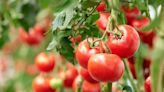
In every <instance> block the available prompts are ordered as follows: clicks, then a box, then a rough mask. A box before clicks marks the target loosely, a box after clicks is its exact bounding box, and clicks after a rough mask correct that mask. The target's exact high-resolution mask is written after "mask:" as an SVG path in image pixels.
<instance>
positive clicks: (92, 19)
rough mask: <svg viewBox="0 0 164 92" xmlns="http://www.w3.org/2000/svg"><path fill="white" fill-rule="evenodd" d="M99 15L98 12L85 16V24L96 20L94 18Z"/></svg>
mask: <svg viewBox="0 0 164 92" xmlns="http://www.w3.org/2000/svg"><path fill="white" fill-rule="evenodd" d="M99 17H100V15H99V13H97V12H96V13H94V14H92V15H91V16H90V17H89V18H87V20H86V23H87V25H91V24H93V23H95V22H96V20H97V19H98V18H99Z"/></svg>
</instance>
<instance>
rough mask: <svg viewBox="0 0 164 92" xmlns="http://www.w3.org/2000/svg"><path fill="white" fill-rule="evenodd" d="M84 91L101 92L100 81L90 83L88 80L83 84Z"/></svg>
mask: <svg viewBox="0 0 164 92" xmlns="http://www.w3.org/2000/svg"><path fill="white" fill-rule="evenodd" d="M82 92H101V87H100V84H99V83H94V84H93V83H90V82H88V81H86V80H84V81H83V84H82Z"/></svg>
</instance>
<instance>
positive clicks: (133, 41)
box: [108, 25, 140, 58]
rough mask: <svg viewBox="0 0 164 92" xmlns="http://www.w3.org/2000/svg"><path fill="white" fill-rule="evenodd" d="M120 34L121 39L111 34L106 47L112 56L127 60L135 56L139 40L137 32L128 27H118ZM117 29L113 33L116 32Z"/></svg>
mask: <svg viewBox="0 0 164 92" xmlns="http://www.w3.org/2000/svg"><path fill="white" fill-rule="evenodd" d="M118 29H119V31H121V32H122V37H121V38H117V37H115V35H114V34H111V35H110V36H109V38H108V46H109V48H110V51H111V52H112V53H113V54H117V55H118V56H120V57H121V58H129V57H131V56H133V55H134V54H135V52H136V51H137V50H138V48H139V45H140V39H139V35H138V33H137V31H136V30H135V29H134V28H133V27H131V26H129V25H120V26H118ZM117 31H118V30H117V28H116V29H114V32H117Z"/></svg>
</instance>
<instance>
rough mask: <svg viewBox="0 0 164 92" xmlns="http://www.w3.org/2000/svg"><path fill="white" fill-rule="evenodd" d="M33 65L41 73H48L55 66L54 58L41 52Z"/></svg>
mask: <svg viewBox="0 0 164 92" xmlns="http://www.w3.org/2000/svg"><path fill="white" fill-rule="evenodd" d="M35 65H36V66H37V68H38V69H39V70H40V71H42V72H50V71H52V70H53V68H54V66H55V57H54V55H52V54H50V55H47V54H46V53H44V52H42V53H40V54H39V55H37V56H36V58H35Z"/></svg>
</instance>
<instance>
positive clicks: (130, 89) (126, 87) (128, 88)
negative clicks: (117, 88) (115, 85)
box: [122, 85, 133, 92]
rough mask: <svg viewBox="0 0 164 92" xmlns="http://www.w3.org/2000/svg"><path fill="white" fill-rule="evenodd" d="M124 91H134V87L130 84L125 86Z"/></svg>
mask: <svg viewBox="0 0 164 92" xmlns="http://www.w3.org/2000/svg"><path fill="white" fill-rule="evenodd" d="M122 91H123V92H124V91H125V92H133V91H132V88H131V87H130V86H128V85H126V86H124V87H123V89H122Z"/></svg>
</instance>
